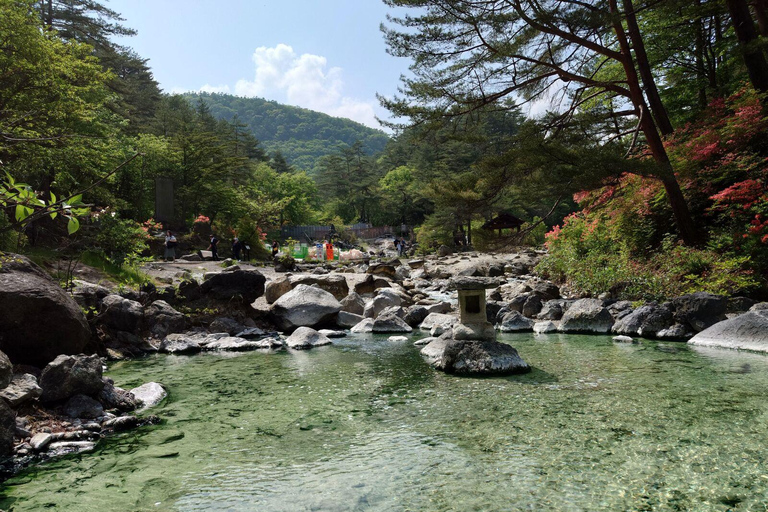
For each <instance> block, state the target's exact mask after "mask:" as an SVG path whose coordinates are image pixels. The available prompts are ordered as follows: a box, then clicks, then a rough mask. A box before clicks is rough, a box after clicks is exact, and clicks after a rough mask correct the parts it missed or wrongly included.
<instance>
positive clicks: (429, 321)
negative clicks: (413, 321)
mask: <svg viewBox="0 0 768 512" xmlns="http://www.w3.org/2000/svg"><path fill="white" fill-rule="evenodd" d="M457 323H459V319H458V318H457V317H455V316H453V315H445V314H442V313H430V314H429V315H427V317H426V318H425V319H424V321H423V322H421V325H420V326H419V328H420V329H421V330H422V331H429V330H431V329H432V327H434V326H436V325H440V326H443V327H444V328H446V329H450V328H451V327H453V326H454V324H457Z"/></svg>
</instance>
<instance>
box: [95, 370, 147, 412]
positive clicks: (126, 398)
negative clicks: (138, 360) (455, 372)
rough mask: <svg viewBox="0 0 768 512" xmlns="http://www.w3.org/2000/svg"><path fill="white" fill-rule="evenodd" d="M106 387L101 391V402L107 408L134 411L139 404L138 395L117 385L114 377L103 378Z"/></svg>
mask: <svg viewBox="0 0 768 512" xmlns="http://www.w3.org/2000/svg"><path fill="white" fill-rule="evenodd" d="M103 381H104V387H103V388H102V390H101V393H99V402H101V405H103V406H104V407H106V408H107V409H117V410H119V411H133V410H134V409H136V407H138V406H139V403H138V402H137V401H136V397H135V396H133V394H131V393H130V392H129V391H126V390H125V389H123V388H119V387H117V386H115V383H114V382H112V379H108V378H106V377H104V378H103Z"/></svg>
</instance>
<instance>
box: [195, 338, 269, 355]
mask: <svg viewBox="0 0 768 512" xmlns="http://www.w3.org/2000/svg"><path fill="white" fill-rule="evenodd" d="M263 348H272V344H271V343H269V344H267V345H265V344H264V343H263V342H262V340H249V339H246V338H238V337H236V336H226V337H224V338H219V339H217V340H215V341H211V342H210V343H206V344H205V345H203V349H204V350H228V351H232V352H241V351H246V350H258V349H263Z"/></svg>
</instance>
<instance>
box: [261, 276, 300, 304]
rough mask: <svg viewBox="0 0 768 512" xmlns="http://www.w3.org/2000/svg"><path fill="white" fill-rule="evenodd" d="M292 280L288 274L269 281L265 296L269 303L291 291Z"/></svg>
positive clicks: (265, 288)
mask: <svg viewBox="0 0 768 512" xmlns="http://www.w3.org/2000/svg"><path fill="white" fill-rule="evenodd" d="M292 289H293V286H291V280H290V279H289V278H288V277H287V276H281V277H278V278H277V279H273V280H271V281H269V282H268V283H267V284H266V285H265V287H264V298H265V299H266V300H267V303H268V304H274V302H275V301H276V300H277V299H279V298H280V297H282V296H283V295H285V294H286V293H288V292H289V291H291V290H292Z"/></svg>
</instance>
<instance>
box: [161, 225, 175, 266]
mask: <svg viewBox="0 0 768 512" xmlns="http://www.w3.org/2000/svg"><path fill="white" fill-rule="evenodd" d="M177 245H178V242H177V241H176V237H175V236H173V233H171V231H170V230H168V231H167V232H166V233H165V255H164V256H165V261H173V260H175V259H176V246H177Z"/></svg>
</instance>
